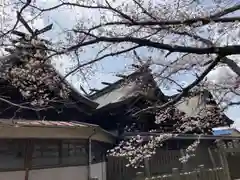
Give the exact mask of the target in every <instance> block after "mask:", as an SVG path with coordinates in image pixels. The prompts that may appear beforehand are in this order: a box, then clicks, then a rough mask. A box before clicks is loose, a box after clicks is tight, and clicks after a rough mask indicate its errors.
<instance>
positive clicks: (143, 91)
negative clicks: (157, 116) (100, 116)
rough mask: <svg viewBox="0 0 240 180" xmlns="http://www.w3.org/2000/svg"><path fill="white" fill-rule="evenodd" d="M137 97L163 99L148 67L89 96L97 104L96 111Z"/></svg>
mask: <svg viewBox="0 0 240 180" xmlns="http://www.w3.org/2000/svg"><path fill="white" fill-rule="evenodd" d="M139 97H141V98H146V99H149V100H154V101H155V100H156V99H164V97H165V96H164V94H163V93H162V92H161V91H160V89H159V88H157V85H156V82H155V81H154V78H153V76H152V74H151V71H150V69H149V68H148V67H142V68H140V69H138V70H137V71H135V72H134V73H132V74H130V75H128V76H126V77H124V78H122V79H120V80H118V81H116V82H115V83H112V84H111V85H108V86H107V87H105V88H103V89H101V90H99V91H97V92H96V93H94V94H92V95H90V96H89V98H90V99H91V100H93V101H94V102H96V103H98V104H99V106H98V107H97V108H98V109H100V108H103V107H106V106H109V105H113V104H115V105H116V104H119V103H120V104H121V103H123V102H125V101H128V100H130V99H135V98H139Z"/></svg>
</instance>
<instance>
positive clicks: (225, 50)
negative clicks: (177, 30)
mask: <svg viewBox="0 0 240 180" xmlns="http://www.w3.org/2000/svg"><path fill="white" fill-rule="evenodd" d="M99 42H112V43H121V42H130V43H135V44H138V45H140V46H148V47H153V48H157V49H163V50H168V51H171V52H182V53H193V54H220V55H222V56H226V55H232V54H239V52H240V45H232V46H223V47H207V48H197V47H189V46H179V45H169V44H164V43H158V42H154V41H150V40H148V39H142V38H136V37H105V36H100V37H96V38H95V39H93V40H89V41H86V42H83V43H80V44H76V45H73V46H71V47H69V48H67V49H66V50H65V51H66V52H68V51H74V50H75V49H78V48H80V47H83V46H87V45H91V44H96V43H99Z"/></svg>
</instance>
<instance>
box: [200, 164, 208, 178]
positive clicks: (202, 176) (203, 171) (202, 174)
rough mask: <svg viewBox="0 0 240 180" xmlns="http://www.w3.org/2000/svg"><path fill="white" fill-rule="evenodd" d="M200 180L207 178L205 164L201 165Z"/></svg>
mask: <svg viewBox="0 0 240 180" xmlns="http://www.w3.org/2000/svg"><path fill="white" fill-rule="evenodd" d="M198 167H199V171H200V173H199V180H207V177H206V174H205V170H204V165H199V166H198Z"/></svg>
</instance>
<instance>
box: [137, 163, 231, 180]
mask: <svg viewBox="0 0 240 180" xmlns="http://www.w3.org/2000/svg"><path fill="white" fill-rule="evenodd" d="M227 179H228V178H227V175H226V173H225V171H224V169H223V168H215V169H205V168H204V166H199V168H198V169H196V170H195V171H191V172H184V173H180V171H179V169H178V168H173V169H172V173H171V174H164V175H160V176H152V177H147V178H146V177H145V175H144V173H141V172H139V173H137V176H136V178H135V180H227Z"/></svg>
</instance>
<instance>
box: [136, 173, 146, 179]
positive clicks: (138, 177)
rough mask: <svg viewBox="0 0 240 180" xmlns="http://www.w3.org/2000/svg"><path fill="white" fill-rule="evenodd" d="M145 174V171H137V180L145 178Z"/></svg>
mask: <svg viewBox="0 0 240 180" xmlns="http://www.w3.org/2000/svg"><path fill="white" fill-rule="evenodd" d="M144 179H145V176H144V173H143V172H137V173H136V178H135V180H144Z"/></svg>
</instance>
